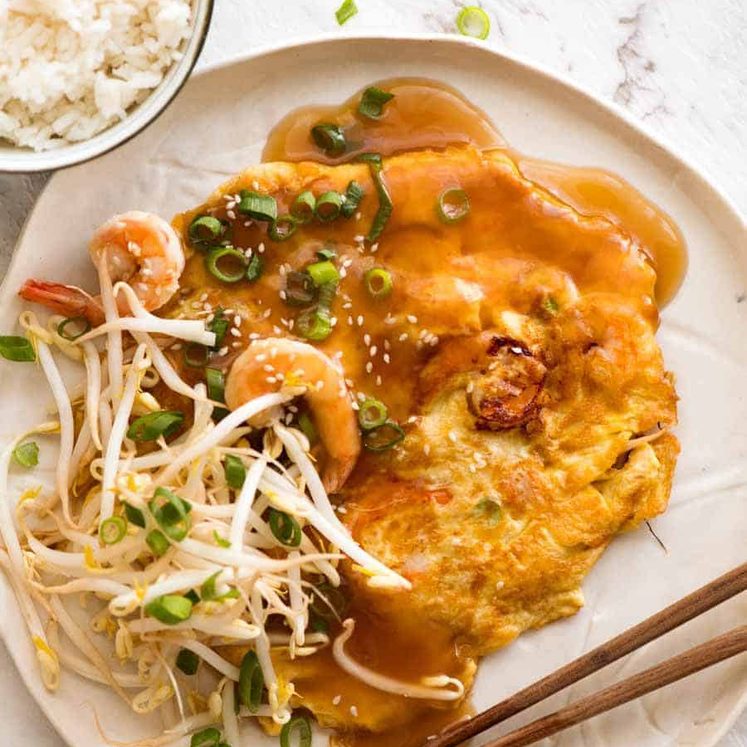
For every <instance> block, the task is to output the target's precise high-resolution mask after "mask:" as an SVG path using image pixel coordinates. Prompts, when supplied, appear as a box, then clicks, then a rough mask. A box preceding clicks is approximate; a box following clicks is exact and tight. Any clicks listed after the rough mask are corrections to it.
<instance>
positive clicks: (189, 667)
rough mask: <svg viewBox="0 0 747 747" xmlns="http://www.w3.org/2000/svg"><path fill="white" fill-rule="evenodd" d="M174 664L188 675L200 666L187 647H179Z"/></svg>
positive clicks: (197, 658)
mask: <svg viewBox="0 0 747 747" xmlns="http://www.w3.org/2000/svg"><path fill="white" fill-rule="evenodd" d="M176 666H177V667H179V669H181V671H182V672H184V674H187V675H190V676H191V675H193V674H197V669H198V668H199V666H200V657H199V656H197V654H196V653H195V652H194V651H190V650H189V649H188V648H183V649H180V650H179V653H178V654H177V655H176ZM195 736H196V735H195Z"/></svg>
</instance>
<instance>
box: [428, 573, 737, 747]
mask: <svg viewBox="0 0 747 747" xmlns="http://www.w3.org/2000/svg"><path fill="white" fill-rule="evenodd" d="M745 589H747V563H744V564H743V565H741V566H739V567H738V568H735V569H734V570H733V571H729V573H725V574H724V575H723V576H719V577H718V578H717V579H715V580H714V581H711V582H710V583H709V584H706V585H705V586H703V587H701V588H700V589H698V590H697V591H694V592H693V593H692V594H688V595H687V596H686V597H683V598H682V599H680V600H679V601H677V602H675V603H674V604H671V605H670V606H669V607H666V608H665V609H663V610H661V611H660V612H657V613H656V614H654V615H652V616H651V617H649V618H647V619H646V620H644V621H643V622H641V623H639V624H638V625H634V626H633V627H632V628H628V630H626V631H625V632H623V633H621V634H620V635H618V636H616V637H615V638H612V639H611V640H609V641H607V642H606V643H603V644H602V645H601V646H598V647H597V648H595V649H592V650H591V651H589V652H588V653H587V654H584V655H583V656H580V657H579V658H578V659H574V660H573V661H572V662H570V663H568V664H566V665H564V666H562V667H560V669H556V670H555V671H554V672H552V673H551V674H549V675H547V677H544V678H543V679H541V680H538V681H537V682H535V683H534V684H532V685H529V686H528V687H525V688H524V689H523V690H519V692H517V693H515V694H514V695H511V696H510V697H509V698H507V699H506V700H503V701H501V702H500V703H497V704H496V705H494V706H492V707H491V708H488V709H487V710H485V711H483V712H482V713H479V714H477V716H474V717H473V718H471V719H469V720H468V721H460V722H459V723H457V724H454V725H453V726H451V727H448V728H447V729H445V730H444V731H443V732H442V733H441V734H440V735H439V736H437V737H436V738H435V739H431V740H428V742H427V743H426V744H427V746H428V747H455V745H458V744H460V743H461V742H464V741H465V740H467V739H469V738H470V737H474V736H475V735H476V734H480V733H481V732H483V731H486V730H487V729H489V728H490V727H491V726H495V725H496V724H499V723H500V722H501V721H505V720H506V719H507V718H510V717H511V716H514V715H515V714H517V713H520V712H521V711H523V710H525V709H527V708H529V707H530V706H533V705H534V704H535V703H539V702H540V701H542V700H545V699H546V698H549V697H550V696H551V695H554V694H555V693H556V692H559V691H560V690H563V689H565V688H566V687H568V686H570V685H572V684H574V683H575V682H578V681H579V680H582V679H583V678H584V677H588V676H589V675H590V674H592V673H593V672H596V671H598V670H600V669H602V668H603V667H606V666H607V665H608V664H611V663H612V662H613V661H617V660H618V659H620V658H621V657H623V656H626V655H627V654H629V653H630V652H631V651H635V650H636V649H637V648H640V647H641V646H643V645H645V644H646V643H649V642H650V641H653V640H655V639H656V638H659V636H662V635H664V633H668V632H669V631H670V630H674V629H675V628H677V627H679V626H680V625H682V624H683V623H686V622H687V621H688V620H692V619H693V618H694V617H697V616H698V615H701V614H703V613H704V612H706V611H707V610H709V609H711V608H713V607H716V606H717V605H719V604H721V603H722V602H725V601H726V600H727V599H730V598H731V597H733V596H735V595H736V594H739V593H741V592H743V591H744V590H745Z"/></svg>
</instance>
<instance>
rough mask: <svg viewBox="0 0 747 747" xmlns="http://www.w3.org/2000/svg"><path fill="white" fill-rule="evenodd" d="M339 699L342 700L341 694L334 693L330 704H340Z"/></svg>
mask: <svg viewBox="0 0 747 747" xmlns="http://www.w3.org/2000/svg"><path fill="white" fill-rule="evenodd" d="M341 700H342V695H335V697H334V698H332V705H340V701H341Z"/></svg>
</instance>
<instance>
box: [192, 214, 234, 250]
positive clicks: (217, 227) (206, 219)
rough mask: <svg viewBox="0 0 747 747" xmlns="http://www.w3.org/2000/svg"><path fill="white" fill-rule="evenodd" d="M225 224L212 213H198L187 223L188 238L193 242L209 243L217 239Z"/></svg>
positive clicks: (221, 233)
mask: <svg viewBox="0 0 747 747" xmlns="http://www.w3.org/2000/svg"><path fill="white" fill-rule="evenodd" d="M224 230H225V226H224V225H223V224H222V223H221V222H220V221H219V220H218V219H217V218H214V217H213V216H212V215H198V216H197V217H196V218H195V219H194V220H193V221H192V222H191V223H190V224H189V231H188V233H189V238H190V240H191V241H192V243H193V244H211V243H213V242H215V241H217V240H218V239H219V238H220V237H221V236H222V235H223V231H224Z"/></svg>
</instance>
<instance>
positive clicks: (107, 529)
mask: <svg viewBox="0 0 747 747" xmlns="http://www.w3.org/2000/svg"><path fill="white" fill-rule="evenodd" d="M126 534H127V521H126V519H124V518H123V517H121V516H110V517H109V518H108V519H104V520H103V521H102V522H101V524H100V525H99V539H100V540H101V541H102V542H103V543H104V544H105V545H116V544H117V542H121V541H122V540H123V539H124V538H125V535H126Z"/></svg>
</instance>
